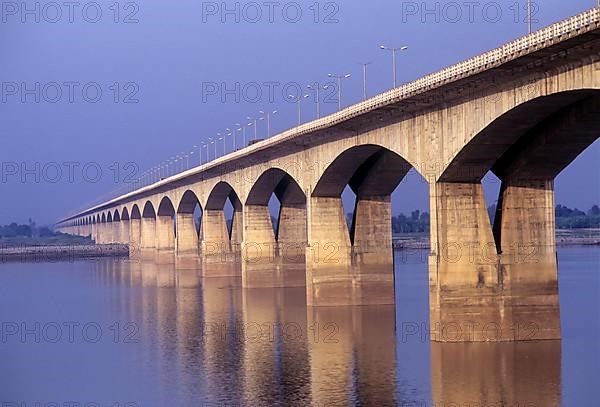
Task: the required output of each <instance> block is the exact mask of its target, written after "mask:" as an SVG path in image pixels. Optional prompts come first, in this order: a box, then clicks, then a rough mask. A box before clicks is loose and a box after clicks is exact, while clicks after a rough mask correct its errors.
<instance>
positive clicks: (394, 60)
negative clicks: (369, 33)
mask: <svg viewBox="0 0 600 407" xmlns="http://www.w3.org/2000/svg"><path fill="white" fill-rule="evenodd" d="M379 48H381V49H382V50H384V51H392V73H393V75H394V88H395V87H396V52H398V51H406V50H407V49H408V47H407V46H403V47H399V48H390V47H386V46H385V45H380V46H379Z"/></svg>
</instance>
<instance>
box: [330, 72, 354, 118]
mask: <svg viewBox="0 0 600 407" xmlns="http://www.w3.org/2000/svg"><path fill="white" fill-rule="evenodd" d="M327 76H329V77H330V78H334V79H337V85H338V110H342V79H348V78H350V77H351V76H352V74H349V73H348V74H346V75H336V74H333V73H330V74H327Z"/></svg>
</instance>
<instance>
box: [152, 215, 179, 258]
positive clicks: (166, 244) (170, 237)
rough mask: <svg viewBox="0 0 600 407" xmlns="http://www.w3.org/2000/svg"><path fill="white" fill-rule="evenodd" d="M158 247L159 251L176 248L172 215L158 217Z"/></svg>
mask: <svg viewBox="0 0 600 407" xmlns="http://www.w3.org/2000/svg"><path fill="white" fill-rule="evenodd" d="M156 249H157V250H158V251H159V252H173V251H174V250H175V236H174V226H173V218H172V217H171V216H157V217H156Z"/></svg>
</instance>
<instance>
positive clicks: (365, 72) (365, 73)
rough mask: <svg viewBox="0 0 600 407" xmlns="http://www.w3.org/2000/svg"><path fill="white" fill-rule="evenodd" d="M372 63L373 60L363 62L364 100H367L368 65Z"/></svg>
mask: <svg viewBox="0 0 600 407" xmlns="http://www.w3.org/2000/svg"><path fill="white" fill-rule="evenodd" d="M371 64H372V62H365V63H364V64H361V65H362V67H363V100H367V67H368V66H369V65H371Z"/></svg>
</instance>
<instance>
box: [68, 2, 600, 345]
mask: <svg viewBox="0 0 600 407" xmlns="http://www.w3.org/2000/svg"><path fill="white" fill-rule="evenodd" d="M599 23H600V9H598V8H596V9H592V10H590V11H587V12H585V13H583V14H580V15H577V16H575V17H573V18H570V19H568V20H565V21H562V22H559V23H557V24H554V25H552V26H549V27H547V28H545V29H543V30H540V31H538V32H535V33H532V34H530V35H528V36H526V37H523V38H520V39H518V40H515V41H513V42H510V43H508V44H506V45H504V46H502V47H500V48H497V49H494V50H492V51H490V52H487V53H485V54H482V55H479V56H477V57H475V58H472V59H469V60H467V61H464V62H462V63H459V64H457V65H454V66H451V67H449V68H447V69H444V70H442V71H440V72H437V73H434V74H431V75H427V76H425V77H423V78H421V79H419V80H416V81H415V82H412V83H408V84H406V85H404V86H402V87H400V88H396V89H393V90H391V91H389V92H386V93H383V94H380V95H378V96H376V97H374V98H371V99H369V100H366V101H364V102H362V103H359V104H356V105H353V106H350V107H348V108H346V109H344V110H342V111H340V112H338V113H335V114H333V115H330V116H328V117H325V118H322V119H319V120H316V121H313V122H310V123H307V124H304V125H300V126H298V127H296V128H293V129H291V130H288V131H285V132H283V133H281V134H279V135H277V136H275V137H272V138H270V139H268V140H264V141H261V142H259V143H256V144H253V145H251V146H248V147H245V148H243V149H241V150H238V151H235V152H233V153H231V154H228V155H226V156H223V157H221V158H218V159H215V160H213V161H211V162H209V163H207V164H204V165H201V166H199V167H196V168H193V169H190V170H188V171H185V172H182V173H180V174H177V175H174V176H171V177H169V178H167V179H163V180H161V181H159V182H156V183H154V184H152V185H149V186H146V187H143V188H140V189H138V190H135V191H133V192H130V193H127V194H125V195H122V196H119V197H117V198H114V199H112V200H110V201H107V202H104V203H102V204H100V205H97V206H95V207H93V208H89V209H87V210H85V211H83V212H80V213H77V214H76V215H73V216H70V217H68V218H66V219H64V220H63V221H61V222H60V223H59V224H58V228H59V229H60V230H62V231H64V232H67V233H72V234H78V235H91V236H92V237H93V238H94V239H95V240H96V242H98V243H109V242H120V243H125V244H128V245H129V247H130V251H131V253H132V254H137V253H140V254H142V255H143V254H144V253H146V254H147V253H158V254H166V255H172V256H175V257H176V258H177V259H195V260H198V261H200V262H201V264H202V270H203V271H202V272H203V274H204V275H205V276H211V275H222V274H223V273H233V274H237V275H240V274H241V278H242V284H243V286H244V287H249V288H251V287H265V286H271V287H272V286H306V294H307V303H308V305H312V306H326V305H349V304H350V305H365V304H389V303H393V302H394V277H393V262H394V260H393V250H392V230H391V216H392V213H391V199H390V196H391V193H392V191H394V189H395V188H396V187H397V186H398V184H399V183H400V182H401V181H402V179H403V178H404V177H405V176H406V174H407V173H408V171H409V170H411V169H413V168H414V169H415V170H416V171H417V172H418V173H420V174H421V175H422V176H423V177H424V178H425V180H426V182H427V183H428V185H429V196H430V214H431V222H430V223H431V230H430V236H431V237H430V239H431V250H430V255H429V287H430V291H429V294H430V322H431V335H432V338H433V339H434V340H438V341H480V340H520V339H551V338H559V337H560V319H559V303H558V281H557V259H556V243H555V237H554V233H555V224H554V186H553V182H554V179H555V177H556V176H557V175H558V174H559V173H560V172H561V171H562V170H563V169H564V168H565V167H566V166H568V165H569V163H571V162H572V161H573V160H574V159H575V158H576V157H577V156H578V155H579V154H580V153H581V152H582V151H583V150H584V149H585V148H586V147H588V146H589V145H590V144H592V143H593V142H594V141H595V140H596V138H597V137H598V133H599V129H600V123H599V122H600V115H599V113H600V54H599V53H600V29H599ZM488 171H492V172H493V173H494V174H496V175H497V176H498V178H499V179H500V180H501V183H502V185H501V189H500V195H499V197H498V209H497V214H496V216H495V220H494V224H493V225H492V224H491V223H490V218H489V217H488V214H487V208H486V203H485V200H484V196H483V187H482V184H481V180H482V178H483V177H484V175H485V174H486V173H487V172H488ZM346 186H349V187H350V188H351V189H352V190H353V191H354V193H355V194H356V204H355V210H354V216H353V219H352V222H351V225H350V226H349V225H348V223H347V220H346V214H345V213H344V209H343V205H342V199H341V194H342V191H343V190H344V188H345V187H346ZM273 195H274V196H275V197H276V198H277V200H278V201H279V203H280V209H279V217H278V220H277V222H276V224H275V225H273V224H272V219H271V216H270V212H269V200H270V199H271V197H272V196H273ZM226 206H229V207H230V208H232V209H230V210H231V211H232V213H233V216H232V219H231V220H228V219H226V211H225V210H224V208H225V207H226ZM198 208H200V210H201V212H202V216H201V221H200V223H199V224H198V220H197V219H196V218H195V215H194V213H196V214H198V213H199V212H198ZM235 264H241V267H240V268H241V270H239V271H238V270H237V269H236V267H235V266H234V265H235ZM223 265H232V266H231V268H228V267H221V266H223ZM450 327H452V332H453V333H452V335H450V334H449V333H448V329H450ZM490 329H491V330H492V331H493V332H495V333H496V334H495V336H494V337H490V335H489V331H490Z"/></svg>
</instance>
